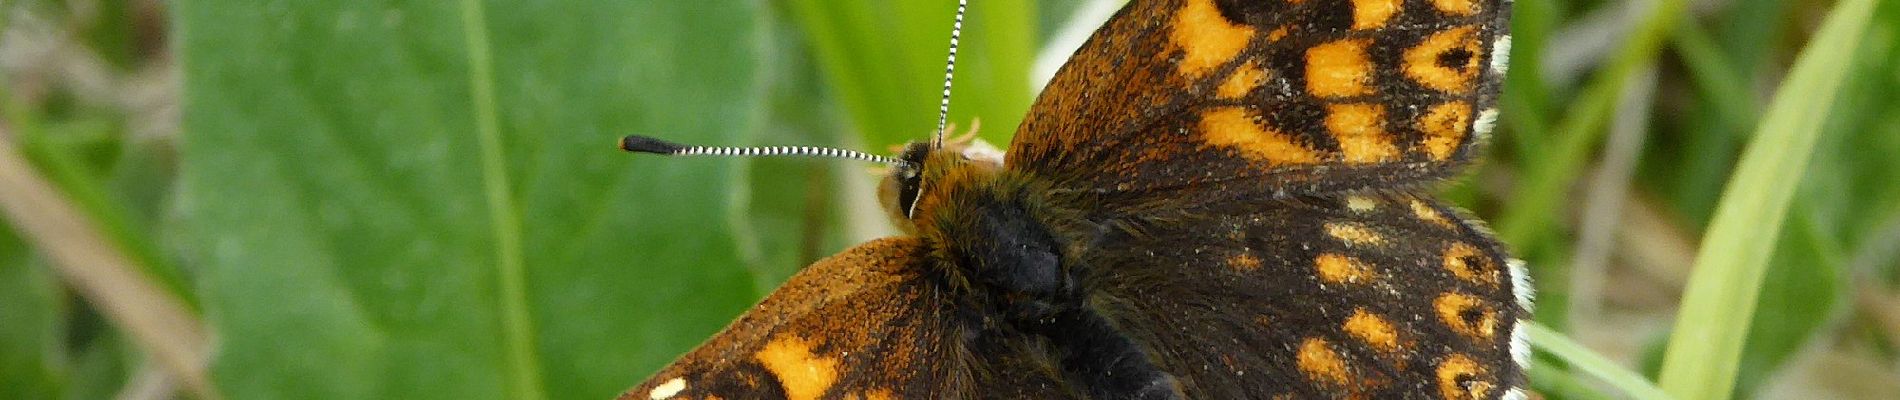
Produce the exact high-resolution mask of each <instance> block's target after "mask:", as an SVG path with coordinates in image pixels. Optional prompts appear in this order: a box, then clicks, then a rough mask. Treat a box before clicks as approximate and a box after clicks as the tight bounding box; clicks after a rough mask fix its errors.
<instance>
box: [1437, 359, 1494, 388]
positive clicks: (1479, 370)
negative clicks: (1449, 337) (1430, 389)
mask: <svg viewBox="0 0 1900 400" xmlns="http://www.w3.org/2000/svg"><path fill="white" fill-rule="evenodd" d="M1486 375H1488V373H1487V372H1485V370H1484V366H1483V365H1478V362H1477V361H1475V360H1472V359H1471V357H1469V356H1466V355H1464V354H1458V353H1452V354H1451V355H1449V356H1445V359H1444V360H1442V361H1439V362H1438V394H1439V395H1441V396H1443V397H1441V398H1445V399H1487V398H1490V397H1491V390H1492V389H1494V388H1495V386H1494V385H1493V384H1492V383H1491V381H1490V380H1489V379H1488V378H1487V377H1486Z"/></svg>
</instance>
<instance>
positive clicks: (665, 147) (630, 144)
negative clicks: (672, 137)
mask: <svg viewBox="0 0 1900 400" xmlns="http://www.w3.org/2000/svg"><path fill="white" fill-rule="evenodd" d="M685 148H686V146H681V145H679V144H676V143H673V142H668V141H665V140H660V139H654V138H650V137H646V136H640V135H630V136H627V137H624V138H621V139H620V149H621V150H626V151H629V152H634V153H653V154H677V153H679V152H680V150H682V149H685Z"/></svg>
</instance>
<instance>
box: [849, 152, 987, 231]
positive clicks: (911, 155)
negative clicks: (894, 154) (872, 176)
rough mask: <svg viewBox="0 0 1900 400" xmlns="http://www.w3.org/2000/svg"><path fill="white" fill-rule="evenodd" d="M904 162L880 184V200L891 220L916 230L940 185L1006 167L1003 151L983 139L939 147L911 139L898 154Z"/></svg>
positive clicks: (895, 167)
mask: <svg viewBox="0 0 1900 400" xmlns="http://www.w3.org/2000/svg"><path fill="white" fill-rule="evenodd" d="M898 159H899V160H902V161H903V162H902V163H897V164H893V165H892V167H891V170H890V173H888V174H886V175H885V176H884V180H883V182H881V183H879V184H878V201H879V203H881V204H883V205H884V210H885V211H886V212H887V213H888V214H889V216H890V217H891V221H892V223H894V224H896V225H897V226H898V228H900V229H902V230H903V231H905V232H907V233H913V234H914V233H916V223H917V220H918V219H920V218H925V217H927V216H928V215H926V214H927V213H926V212H925V211H926V209H928V208H930V207H931V206H932V205H934V204H936V203H937V201H936V197H939V196H937V192H940V190H937V189H941V188H948V187H951V186H955V185H957V184H958V183H957V181H963V180H967V179H970V178H974V177H979V176H988V175H993V174H995V173H996V171H1000V170H1002V168H1003V152H1002V151H1001V150H997V149H996V146H993V145H990V144H989V143H987V142H983V141H981V140H971V139H957V140H951V141H949V142H946V143H944V144H943V147H937V146H935V145H933V144H931V143H930V142H912V143H910V144H908V145H905V146H904V150H903V151H902V152H901V153H899V154H898Z"/></svg>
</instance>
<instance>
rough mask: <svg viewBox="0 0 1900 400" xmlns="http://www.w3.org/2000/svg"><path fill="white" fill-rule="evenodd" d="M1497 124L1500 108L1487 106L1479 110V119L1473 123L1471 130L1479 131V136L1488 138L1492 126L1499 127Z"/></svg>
mask: <svg viewBox="0 0 1900 400" xmlns="http://www.w3.org/2000/svg"><path fill="white" fill-rule="evenodd" d="M1497 124H1498V109H1496V108H1486V109H1484V111H1479V112H1478V121H1477V122H1476V123H1474V124H1473V125H1472V127H1471V130H1472V131H1473V132H1477V133H1478V137H1479V138H1488V137H1491V128H1494V127H1497Z"/></svg>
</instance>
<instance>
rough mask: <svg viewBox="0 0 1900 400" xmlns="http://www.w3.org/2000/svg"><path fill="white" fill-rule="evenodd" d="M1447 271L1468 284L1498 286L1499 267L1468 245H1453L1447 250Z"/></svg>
mask: <svg viewBox="0 0 1900 400" xmlns="http://www.w3.org/2000/svg"><path fill="white" fill-rule="evenodd" d="M1445 269H1447V270H1451V274H1452V275H1454V276H1457V277H1458V279H1463V280H1465V281H1466V282H1471V283H1478V284H1484V285H1488V286H1493V287H1495V286H1497V285H1498V266H1497V264H1496V263H1494V262H1492V261H1491V258H1490V257H1485V255H1484V253H1482V252H1479V251H1478V248H1477V247H1475V246H1472V245H1470V244H1467V243H1462V242H1460V243H1452V244H1451V247H1450V248H1446V249H1445Z"/></svg>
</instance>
